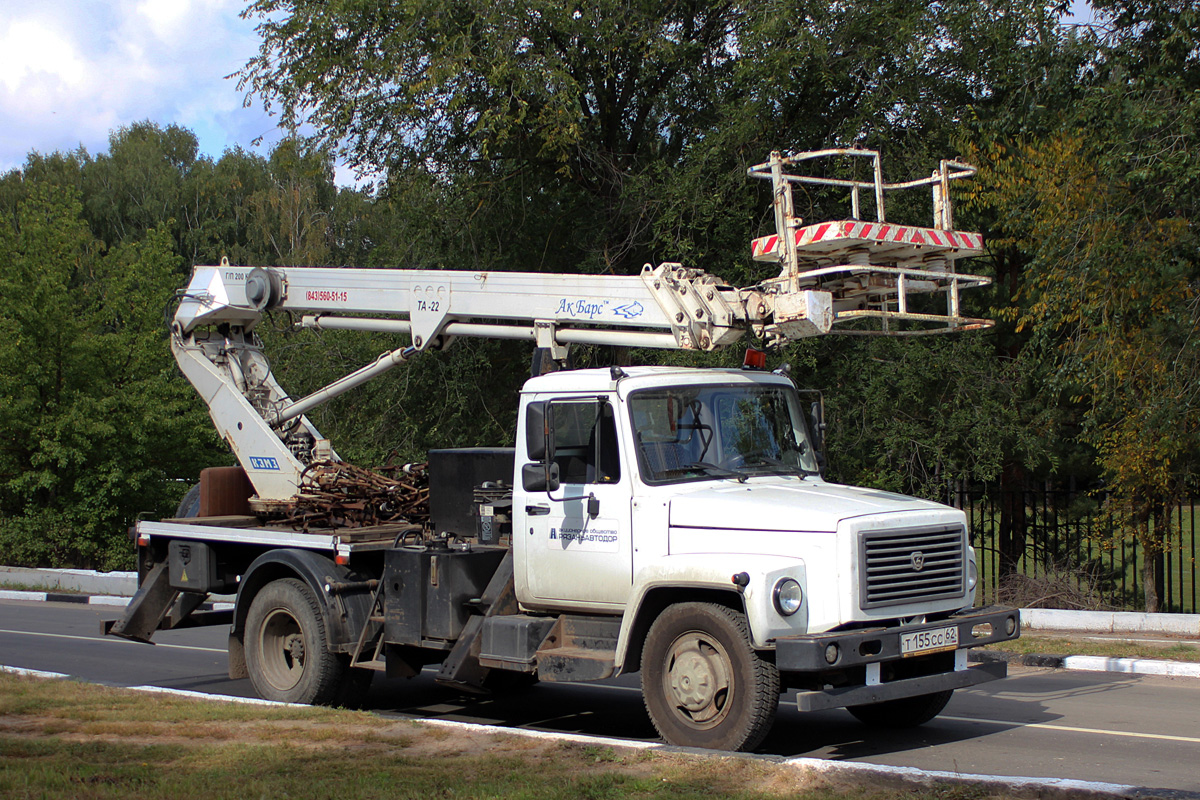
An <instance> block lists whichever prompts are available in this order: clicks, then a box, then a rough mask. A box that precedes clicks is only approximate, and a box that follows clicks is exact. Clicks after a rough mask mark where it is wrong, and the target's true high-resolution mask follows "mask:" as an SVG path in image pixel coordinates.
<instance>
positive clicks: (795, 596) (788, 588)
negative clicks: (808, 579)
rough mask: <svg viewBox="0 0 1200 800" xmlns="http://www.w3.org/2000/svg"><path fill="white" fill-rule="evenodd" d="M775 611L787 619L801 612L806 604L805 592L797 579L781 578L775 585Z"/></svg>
mask: <svg viewBox="0 0 1200 800" xmlns="http://www.w3.org/2000/svg"><path fill="white" fill-rule="evenodd" d="M774 600H775V610H776V611H778V612H779V613H780V614H782V615H783V616H785V617H790V616H791V615H792V614H795V613H796V612H797V611H799V610H800V604H801V603H803V602H804V590H803V589H801V588H800V584H799V583H798V582H797V581H796V579H795V578H781V579H780V581H779V582H778V583H776V584H775V593H774Z"/></svg>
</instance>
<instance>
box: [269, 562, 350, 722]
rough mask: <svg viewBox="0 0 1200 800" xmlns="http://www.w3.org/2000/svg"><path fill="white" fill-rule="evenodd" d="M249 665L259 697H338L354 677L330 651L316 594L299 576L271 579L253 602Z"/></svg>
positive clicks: (322, 700)
mask: <svg viewBox="0 0 1200 800" xmlns="http://www.w3.org/2000/svg"><path fill="white" fill-rule="evenodd" d="M246 668H247V671H248V672H249V673H250V682H251V683H253V684H254V689H255V691H257V692H258V695H259V697H262V698H263V699H265V700H277V701H280V702H284V703H310V704H314V705H326V704H330V703H335V702H337V701H338V700H339V699H340V695H341V694H342V692H343V691H344V690H345V689H346V687H347V685H348V682H347V679H348V678H351V677H352V676H350V675H347V672H348V670H347V669H346V663H345V659H344V658H342V657H340V656H339V655H338V654H336V653H331V652H329V649H328V647H327V645H326V640H325V621H324V619H323V618H322V617H321V609H320V606H319V605H318V604H317V598H316V597H315V596H314V595H313V593H312V590H311V589H309V588H308V586H307V585H306V584H304V583H303V582H302V581H299V580H296V579H295V578H285V579H282V580H276V581H272V582H271V583H269V584H267V585H266V586H264V587H263V589H262V591H260V592H259V593H258V594H257V595H256V596H255V597H254V600H253V602H251V604H250V613H249V614H248V615H247V617H246ZM349 683H353V681H349Z"/></svg>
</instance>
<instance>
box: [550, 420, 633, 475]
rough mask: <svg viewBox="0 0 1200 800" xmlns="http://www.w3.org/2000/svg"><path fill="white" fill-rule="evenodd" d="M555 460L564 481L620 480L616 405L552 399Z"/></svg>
mask: <svg viewBox="0 0 1200 800" xmlns="http://www.w3.org/2000/svg"><path fill="white" fill-rule="evenodd" d="M549 413H550V418H551V420H552V424H553V425H554V461H555V462H556V463H557V464H558V469H559V475H560V476H561V477H560V480H561V481H562V482H563V483H575V484H582V483H617V482H618V481H619V480H620V479H621V459H620V454H619V451H618V445H617V423H616V418H615V415H614V414H613V409H612V406H611V405H609V404H608V403H607V402H603V401H595V400H589V401H586V402H580V401H575V400H557V401H553V402H551V403H550V408H549Z"/></svg>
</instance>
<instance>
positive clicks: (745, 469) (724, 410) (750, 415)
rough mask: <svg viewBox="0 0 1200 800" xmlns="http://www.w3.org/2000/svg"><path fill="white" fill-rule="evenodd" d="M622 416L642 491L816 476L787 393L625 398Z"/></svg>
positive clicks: (732, 389)
mask: <svg viewBox="0 0 1200 800" xmlns="http://www.w3.org/2000/svg"><path fill="white" fill-rule="evenodd" d="M629 412H630V416H631V417H632V420H633V430H634V435H635V438H636V439H637V445H638V452H637V457H638V463H639V464H640V465H641V470H642V477H643V479H644V480H645V481H646V482H647V483H673V482H676V481H691V480H702V479H705V478H709V479H711V478H737V479H739V480H745V479H746V478H747V477H751V476H754V475H764V474H784V475H801V476H803V475H816V474H818V469H817V461H816V456H815V454H814V453H813V448H812V445H811V443H810V440H809V436H808V428H807V426H806V425H805V421H804V415H803V413H802V412H801V410H800V399H799V397H798V396H797V395H796V392H795V391H794V390H792V389H791V387H786V386H763V385H747V384H739V385H733V386H673V387H668V388H663V389H647V390H643V391H640V392H635V393H634V394H632V395H630V398H629Z"/></svg>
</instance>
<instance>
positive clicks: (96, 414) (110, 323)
mask: <svg viewBox="0 0 1200 800" xmlns="http://www.w3.org/2000/svg"><path fill="white" fill-rule="evenodd" d="M82 213H83V209H82V205H81V203H80V202H79V200H78V197H77V196H76V195H75V193H74V192H73V191H72V190H71V189H68V188H64V187H61V186H52V185H44V186H34V187H31V188H30V190H29V193H28V198H27V199H26V200H24V201H23V202H22V203H21V204H20V206H19V208H18V211H17V222H18V224H17V225H16V226H15V227H13V226H9V225H4V226H2V227H0V260H2V261H3V262H4V263H5V264H6V265H8V268H7V269H6V270H5V272H4V275H3V276H0V331H2V333H3V346H2V347H0V560H3V561H5V562H7V563H15V564H28V565H36V566H95V567H103V568H112V567H117V566H128V565H129V563H130V561H131V559H132V549H131V548H130V546H129V542H128V541H127V540H126V538H125V536H124V531H125V530H126V529H127V528H128V526H129V525H130V524H131V523H132V521H133V519H134V518H135V516H136V515H137V514H138V513H139V512H143V511H147V512H153V513H158V514H165V513H170V511H171V510H172V507H173V503H174V502H176V501H177V500H178V496H179V495H180V494H181V492H182V489H183V488H185V484H184V483H183V482H180V481H181V480H186V479H188V478H194V477H195V474H196V472H197V471H198V467H199V465H200V464H203V463H205V462H206V461H207V460H208V459H210V458H214V457H218V458H219V456H216V453H217V452H219V451H216V450H215V449H214V439H215V437H214V436H213V435H212V433H211V432H210V431H211V427H210V426H209V424H208V421H207V419H206V417H205V415H204V411H203V407H202V405H201V404H200V403H199V402H198V401H197V400H196V398H194V397H193V396H192V394H191V392H190V391H189V390H188V388H187V387H186V385H184V384H183V382H182V381H180V380H179V378H178V376H177V375H176V373H175V369H174V366H173V363H172V361H171V358H170V355H169V352H168V348H167V343H166V337H165V335H164V328H163V325H162V313H163V309H164V308H165V307H166V305H167V301H168V299H169V298H170V296H171V294H172V293H173V291H174V287H175V284H176V282H177V270H178V260H177V257H176V256H175V255H173V253H172V250H173V248H172V241H171V237H170V236H169V235H168V234H167V233H166V232H165V231H163V230H161V229H150V230H149V231H147V232H146V233H145V236H144V238H143V239H142V241H140V242H130V243H128V244H123V245H120V246H118V247H116V248H114V249H112V250H109V251H108V252H107V253H104V252H103V249H102V247H101V245H100V243H99V242H98V241H97V240H96V239H95V238H94V237H93V236H92V234H91V232H90V231H89V230H88V227H87V225H86V223H85V222H84V221H83V219H82Z"/></svg>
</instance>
